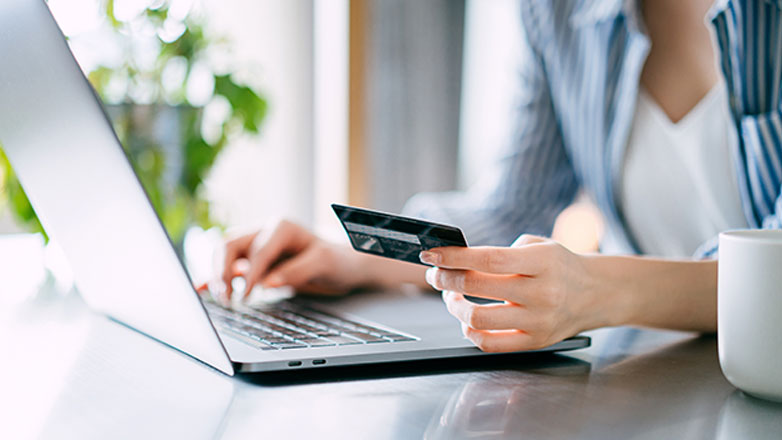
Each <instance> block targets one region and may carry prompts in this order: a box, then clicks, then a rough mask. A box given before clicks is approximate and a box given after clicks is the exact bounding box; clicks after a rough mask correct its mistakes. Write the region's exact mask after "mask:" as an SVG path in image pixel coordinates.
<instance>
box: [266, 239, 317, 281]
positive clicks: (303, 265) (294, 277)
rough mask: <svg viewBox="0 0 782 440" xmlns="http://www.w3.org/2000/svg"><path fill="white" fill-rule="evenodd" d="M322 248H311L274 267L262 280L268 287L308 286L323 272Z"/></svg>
mask: <svg viewBox="0 0 782 440" xmlns="http://www.w3.org/2000/svg"><path fill="white" fill-rule="evenodd" d="M321 249H322V248H316V247H313V248H310V249H308V250H306V251H304V252H302V253H301V254H299V255H296V256H295V257H292V258H291V259H289V260H286V261H285V262H283V263H281V264H280V265H279V266H277V267H275V268H274V269H272V271H271V272H269V274H268V275H267V276H266V277H264V278H263V279H262V280H261V281H262V283H263V285H264V286H266V287H272V288H273V287H281V286H291V287H293V288H301V287H303V286H306V285H307V284H308V283H309V282H310V281H311V280H312V278H313V277H315V276H317V275H318V274H319V273H320V272H322V270H321V268H322V266H323V264H324V258H325V256H324V255H323V252H322V250H321Z"/></svg>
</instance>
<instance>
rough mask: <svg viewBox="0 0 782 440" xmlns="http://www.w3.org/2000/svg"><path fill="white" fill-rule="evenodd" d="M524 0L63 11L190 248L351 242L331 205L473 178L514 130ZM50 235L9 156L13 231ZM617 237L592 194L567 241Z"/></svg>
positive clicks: (121, 129) (216, 2)
mask: <svg viewBox="0 0 782 440" xmlns="http://www.w3.org/2000/svg"><path fill="white" fill-rule="evenodd" d="M517 1H518V0H492V1H479V0H352V1H350V0H49V5H50V8H51V9H52V12H53V13H54V15H55V18H56V19H57V21H58V23H59V24H60V26H61V28H62V29H63V31H64V33H65V34H66V36H67V37H68V40H69V44H70V46H71V49H72V51H73V52H74V54H75V56H76V58H77V60H78V61H79V63H80V65H81V67H82V69H83V70H84V72H85V73H86V74H87V75H88V77H89V79H90V81H91V82H92V84H93V85H94V87H95V88H96V90H97V91H98V93H99V95H100V96H101V98H102V99H103V101H104V104H105V105H106V109H107V112H108V114H109V116H110V117H111V119H112V121H113V123H114V125H115V128H116V130H117V132H118V134H119V136H120V138H121V140H122V141H123V144H124V147H125V149H126V151H127V153H128V156H129V158H130V159H131V161H132V163H133V165H134V167H135V169H136V171H137V173H138V174H139V175H140V178H141V180H142V183H143V184H144V186H145V188H146V190H147V192H148V194H150V198H151V200H152V202H153V204H154V205H155V208H156V209H157V211H158V213H159V214H160V215H161V217H162V219H163V221H164V224H165V226H166V228H167V229H168V231H169V234H170V235H171V236H172V239H173V240H174V242H175V243H177V244H178V245H179V246H183V243H184V242H185V241H186V240H185V237H186V236H188V237H190V236H191V235H193V236H195V237H198V236H199V234H204V232H203V231H205V230H208V231H210V232H209V234H212V236H213V237H214V235H216V234H222V233H223V231H225V230H226V229H233V228H238V229H247V228H256V227H258V226H260V225H263V224H264V223H265V222H268V221H269V220H270V219H274V218H279V217H287V218H291V219H293V220H296V221H298V222H300V223H303V224H305V225H307V226H309V227H312V228H314V229H315V230H316V231H318V232H319V233H321V234H323V235H326V236H329V237H339V236H340V231H339V228H338V223H337V222H336V219H335V217H334V215H333V213H332V212H331V210H330V207H329V204H330V203H334V202H338V203H349V204H354V205H360V206H366V207H372V208H377V209H382V210H387V211H391V212H398V211H399V210H400V209H401V208H402V206H403V205H404V203H405V201H406V200H407V198H408V197H410V196H411V195H413V194H415V193H417V192H420V191H440V190H451V189H460V188H466V187H467V186H469V185H470V184H471V183H473V182H474V181H475V180H476V179H477V176H478V175H479V174H480V172H481V170H482V169H485V168H486V165H487V164H488V163H489V162H490V161H491V160H493V159H494V157H495V155H496V152H497V150H498V148H499V147H500V146H501V145H502V143H503V142H504V141H505V138H506V136H505V134H506V133H507V132H508V131H509V130H510V129H511V127H512V122H513V121H512V119H511V116H512V115H511V112H510V109H511V100H510V99H511V95H512V93H511V92H512V90H513V81H514V69H515V66H514V65H513V60H514V53H515V51H517V47H516V46H515V45H516V43H517V42H518V35H519V34H518V33H519V31H520V29H519V20H518V10H517V9H518V8H517ZM39 229H40V226H39V225H38V224H37V220H36V218H35V215H34V212H33V211H32V210H31V208H30V207H29V204H27V201H26V199H25V197H24V194H23V192H22V191H21V188H20V187H19V185H18V183H16V181H15V179H14V176H13V172H12V170H11V169H10V167H9V166H8V164H7V162H6V161H5V158H4V157H3V156H2V155H0V233H12V232H21V231H31V230H32V231H35V230H39ZM600 231H601V223H600V219H599V216H598V215H597V213H596V211H595V209H594V207H593V206H592V205H591V204H590V203H589V202H588V201H587V200H586V199H585V198H584V197H581V198H579V200H578V202H576V204H575V205H574V206H572V207H571V208H569V209H568V210H566V211H565V212H564V213H563V214H562V215H561V216H560V219H559V220H558V222H557V226H556V228H555V231H554V235H555V238H557V239H559V240H561V241H562V242H563V243H564V244H565V245H567V246H569V247H571V248H572V249H573V250H576V251H592V250H595V249H596V247H597V242H598V240H599V236H600ZM468 238H469V237H468ZM191 241H192V242H193V243H195V244H193V246H195V248H198V239H197V238H196V239H193V240H191Z"/></svg>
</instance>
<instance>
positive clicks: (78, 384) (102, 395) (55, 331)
mask: <svg viewBox="0 0 782 440" xmlns="http://www.w3.org/2000/svg"><path fill="white" fill-rule="evenodd" d="M49 284H51V283H49ZM589 335H590V336H592V337H593V346H592V347H590V348H588V349H584V350H580V351H577V352H571V353H568V354H561V355H546V356H533V357H530V356H523V357H519V356H511V357H506V358H500V359H474V360H467V361H459V362H454V361H448V362H427V363H424V364H422V365H421V364H400V365H393V364H391V365H386V366H381V367H372V368H369V367H361V368H351V369H347V370H338V371H331V372H329V371H328V370H319V371H316V372H313V373H312V374H302V373H303V372H301V371H299V372H298V373H295V372H294V373H293V374H275V375H266V376H239V377H236V378H230V377H228V376H225V375H223V374H221V373H218V372H217V371H215V370H213V369H211V368H209V367H207V366H205V365H203V364H201V363H199V362H197V361H194V360H193V359H191V358H189V357H187V356H184V355H182V354H180V353H178V352H176V351H174V350H172V349H169V348H167V347H165V346H164V345H162V344H161V343H159V342H156V341H154V340H151V339H149V338H147V337H145V336H143V335H140V334H138V333H137V332H135V331H133V330H131V329H129V328H127V327H124V326H122V325H120V324H118V323H116V322H114V321H111V320H110V319H108V318H106V317H104V316H101V315H98V314H95V313H93V312H91V311H90V310H89V309H88V308H87V307H86V305H85V304H84V303H83V302H82V300H81V298H80V297H79V296H78V294H76V293H75V292H73V291H71V292H69V293H65V294H64V293H61V292H57V291H56V289H55V288H53V287H52V286H51V285H49V286H48V287H47V286H44V287H43V288H42V289H41V291H40V292H39V293H38V294H37V295H36V296H35V297H33V298H29V299H27V300H26V301H24V302H22V303H21V304H17V305H16V306H13V307H6V308H5V309H4V310H2V311H0V353H2V356H0V360H2V362H3V365H2V366H0V405H1V406H0V438H3V439H17V438H47V439H48V438H73V439H92V438H94V439H108V438H112V439H117V438H145V439H152V438H167V439H212V438H226V439H233V438H270V439H275V438H291V439H295V438H318V439H328V438H339V439H351V438H361V439H367V438H371V439H415V438H426V439H459V438H470V439H472V438H488V439H502V438H529V439H537V438H582V439H613V438H616V439H625V438H637V439H645V438H650V439H674V438H676V439H711V438H719V439H733V438H736V439H761V438H774V439H779V438H782V406H780V405H776V404H771V403H766V402H763V401H760V400H756V399H754V398H751V397H747V396H745V395H744V394H742V393H741V392H739V391H736V390H735V389H734V388H733V387H732V386H731V385H730V384H729V383H728V382H727V381H726V380H725V379H724V377H723V376H722V374H721V372H720V369H719V363H718V361H717V354H716V339H715V338H714V337H713V336H698V335H694V334H689V333H680V332H671V331H655V330H639V329H632V328H613V329H601V330H598V331H593V332H590V333H589Z"/></svg>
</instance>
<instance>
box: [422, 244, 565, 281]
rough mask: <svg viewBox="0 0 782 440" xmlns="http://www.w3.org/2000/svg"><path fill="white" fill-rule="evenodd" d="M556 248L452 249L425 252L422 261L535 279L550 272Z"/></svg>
mask: <svg viewBox="0 0 782 440" xmlns="http://www.w3.org/2000/svg"><path fill="white" fill-rule="evenodd" d="M552 244H553V242H548V241H543V242H535V243H532V244H529V245H524V246H521V247H513V248H506V247H492V246H479V247H458V246H448V247H441V248H435V249H430V250H428V251H424V252H421V256H420V258H421V261H422V262H424V263H427V264H431V265H433V266H437V267H442V268H446V269H465V270H478V271H481V272H488V273H494V274H506V275H510V274H523V275H530V276H532V275H537V274H539V273H541V272H542V271H543V270H544V269H545V268H546V264H547V261H548V260H549V258H548V257H549V253H550V251H551V250H552V249H551V246H552Z"/></svg>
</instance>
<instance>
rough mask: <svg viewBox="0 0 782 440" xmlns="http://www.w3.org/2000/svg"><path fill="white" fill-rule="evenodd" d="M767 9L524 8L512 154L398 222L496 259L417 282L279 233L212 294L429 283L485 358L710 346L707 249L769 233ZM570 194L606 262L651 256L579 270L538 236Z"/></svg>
mask: <svg viewBox="0 0 782 440" xmlns="http://www.w3.org/2000/svg"><path fill="white" fill-rule="evenodd" d="M780 6H781V5H780V2H779V1H778V0H775V1H771V0H725V1H717V2H716V4H713V1H712V0H690V1H686V2H682V1H680V0H654V1H641V2H636V1H632V0H630V1H625V0H601V1H573V2H569V1H568V2H566V1H551V0H549V1H542V0H541V1H531V0H530V1H523V2H522V14H521V17H522V25H523V33H524V37H525V38H524V41H523V49H524V50H522V51H521V53H520V56H521V60H520V63H519V65H520V77H519V90H518V106H517V109H516V110H517V117H516V121H517V126H516V131H515V133H514V138H513V142H511V143H509V146H508V151H507V152H506V154H505V155H504V156H503V159H502V160H501V161H500V162H499V163H498V164H497V169H494V170H490V172H488V173H487V177H486V179H484V181H483V182H481V183H480V184H479V185H477V186H476V187H475V188H472V189H471V190H470V191H468V192H467V193H452V194H445V195H419V196H416V197H415V198H413V199H412V200H411V201H410V202H409V203H408V206H407V208H406V211H407V212H408V213H409V214H414V215H420V216H423V217H428V218H431V219H434V220H439V221H445V222H451V223H454V224H458V225H460V226H462V227H463V228H464V229H465V231H466V232H467V236H468V239H470V241H471V243H473V244H476V243H481V244H492V245H500V246H493V247H473V248H468V249H462V248H440V249H435V250H432V251H430V252H424V253H422V255H421V260H423V261H424V262H427V263H430V264H432V265H434V266H436V268H432V269H429V270H427V271H426V272H425V273H424V270H425V269H423V268H420V267H413V266H412V265H407V264H405V263H399V262H396V261H391V260H384V259H378V258H375V257H372V256H367V255H363V254H359V253H355V252H353V251H352V250H350V249H348V248H346V247H342V246H337V245H333V244H330V243H326V242H324V241H322V240H320V239H319V238H317V237H315V236H313V235H312V234H310V233H309V232H307V231H306V230H304V229H302V228H300V227H298V226H296V225H293V224H291V223H288V222H283V223H281V224H279V225H278V226H277V227H276V228H274V229H273V230H270V231H265V232H264V233H261V234H251V235H247V236H244V237H241V238H238V239H236V240H233V241H231V242H229V243H228V244H227V257H226V269H225V273H224V274H223V277H224V280H225V281H228V280H229V279H230V277H231V276H233V274H234V273H235V271H236V270H237V267H238V266H237V260H238V259H242V258H247V259H248V260H249V262H250V264H249V269H248V270H247V271H246V272H245V273H244V275H245V276H246V278H247V280H248V284H249V285H253V284H255V283H261V284H263V285H265V286H280V285H284V284H287V285H292V286H294V287H296V288H298V289H302V290H308V291H315V292H322V293H329V292H342V291H345V290H348V289H351V288H354V287H360V286H369V285H374V286H386V287H393V286H396V285H398V284H400V283H404V282H409V283H417V284H419V285H423V284H424V280H425V282H426V283H428V284H429V285H431V286H432V287H434V288H435V289H437V290H441V291H443V292H444V293H443V298H444V300H445V303H446V305H447V307H448V310H449V311H450V312H451V313H452V314H453V315H454V316H456V317H457V318H458V319H459V320H460V321H461V322H462V329H463V332H464V334H465V335H466V336H467V337H468V338H470V339H471V340H472V341H473V342H474V343H475V344H476V345H477V346H478V347H480V348H481V349H483V350H486V351H512V350H526V349H534V348H538V347H542V346H546V345H549V344H552V343H555V342H557V341H559V340H562V339H564V338H567V337H569V336H571V335H574V334H576V333H578V332H580V331H583V330H588V329H592V328H597V327H602V326H613V325H642V326H652V327H663V328H672V329H684V330H694V331H703V332H709V331H714V330H715V329H716V298H717V295H716V293H717V285H716V281H717V260H716V259H715V258H716V255H717V249H716V247H715V243H716V241H715V240H714V238H715V237H716V235H717V233H718V232H719V231H721V230H724V229H729V228H739V227H751V228H761V227H763V228H779V227H780V219H781V218H782V198H780V184H781V183H782V148H781V147H782V110H781V108H780V104H781V103H782V101H781V100H780V83H781V82H782V12H781V11H780ZM579 188H583V189H585V190H586V191H587V192H588V193H589V194H590V195H591V196H592V197H593V198H594V200H595V201H596V203H597V204H598V206H599V207H600V208H601V211H602V212H603V214H604V216H605V218H606V222H607V225H608V234H607V237H606V238H605V240H604V243H603V249H604V251H606V250H609V251H611V252H613V253H624V254H628V253H641V254H647V255H654V257H635V256H612V255H607V253H604V254H601V255H578V254H574V253H572V252H570V251H568V250H567V249H565V248H564V247H562V246H561V245H559V244H558V243H556V242H554V241H551V240H549V239H546V238H542V237H541V236H546V235H548V234H549V233H550V231H551V228H552V225H553V222H554V219H555V217H556V215H557V214H558V213H559V212H560V211H561V210H562V209H563V208H564V207H565V206H567V205H568V204H569V203H570V202H571V201H572V199H573V197H574V195H575V194H576V192H577V191H578V189H579ZM522 234H523V235H522ZM533 234H535V235H533ZM519 235H521V236H520V237H519V238H518V239H515V238H516V237H517V236H519ZM514 239H515V241H514ZM511 242H512V245H511V246H510V247H503V246H506V245H507V244H509V243H511ZM693 255H694V257H693ZM283 257H285V259H283ZM278 262H279V264H277V263H278ZM228 294H230V291H229V292H228ZM464 294H470V295H477V296H483V297H488V298H495V299H500V300H504V301H505V302H504V303H502V304H489V305H478V304H475V303H472V302H470V301H467V300H466V299H465V297H464Z"/></svg>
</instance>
